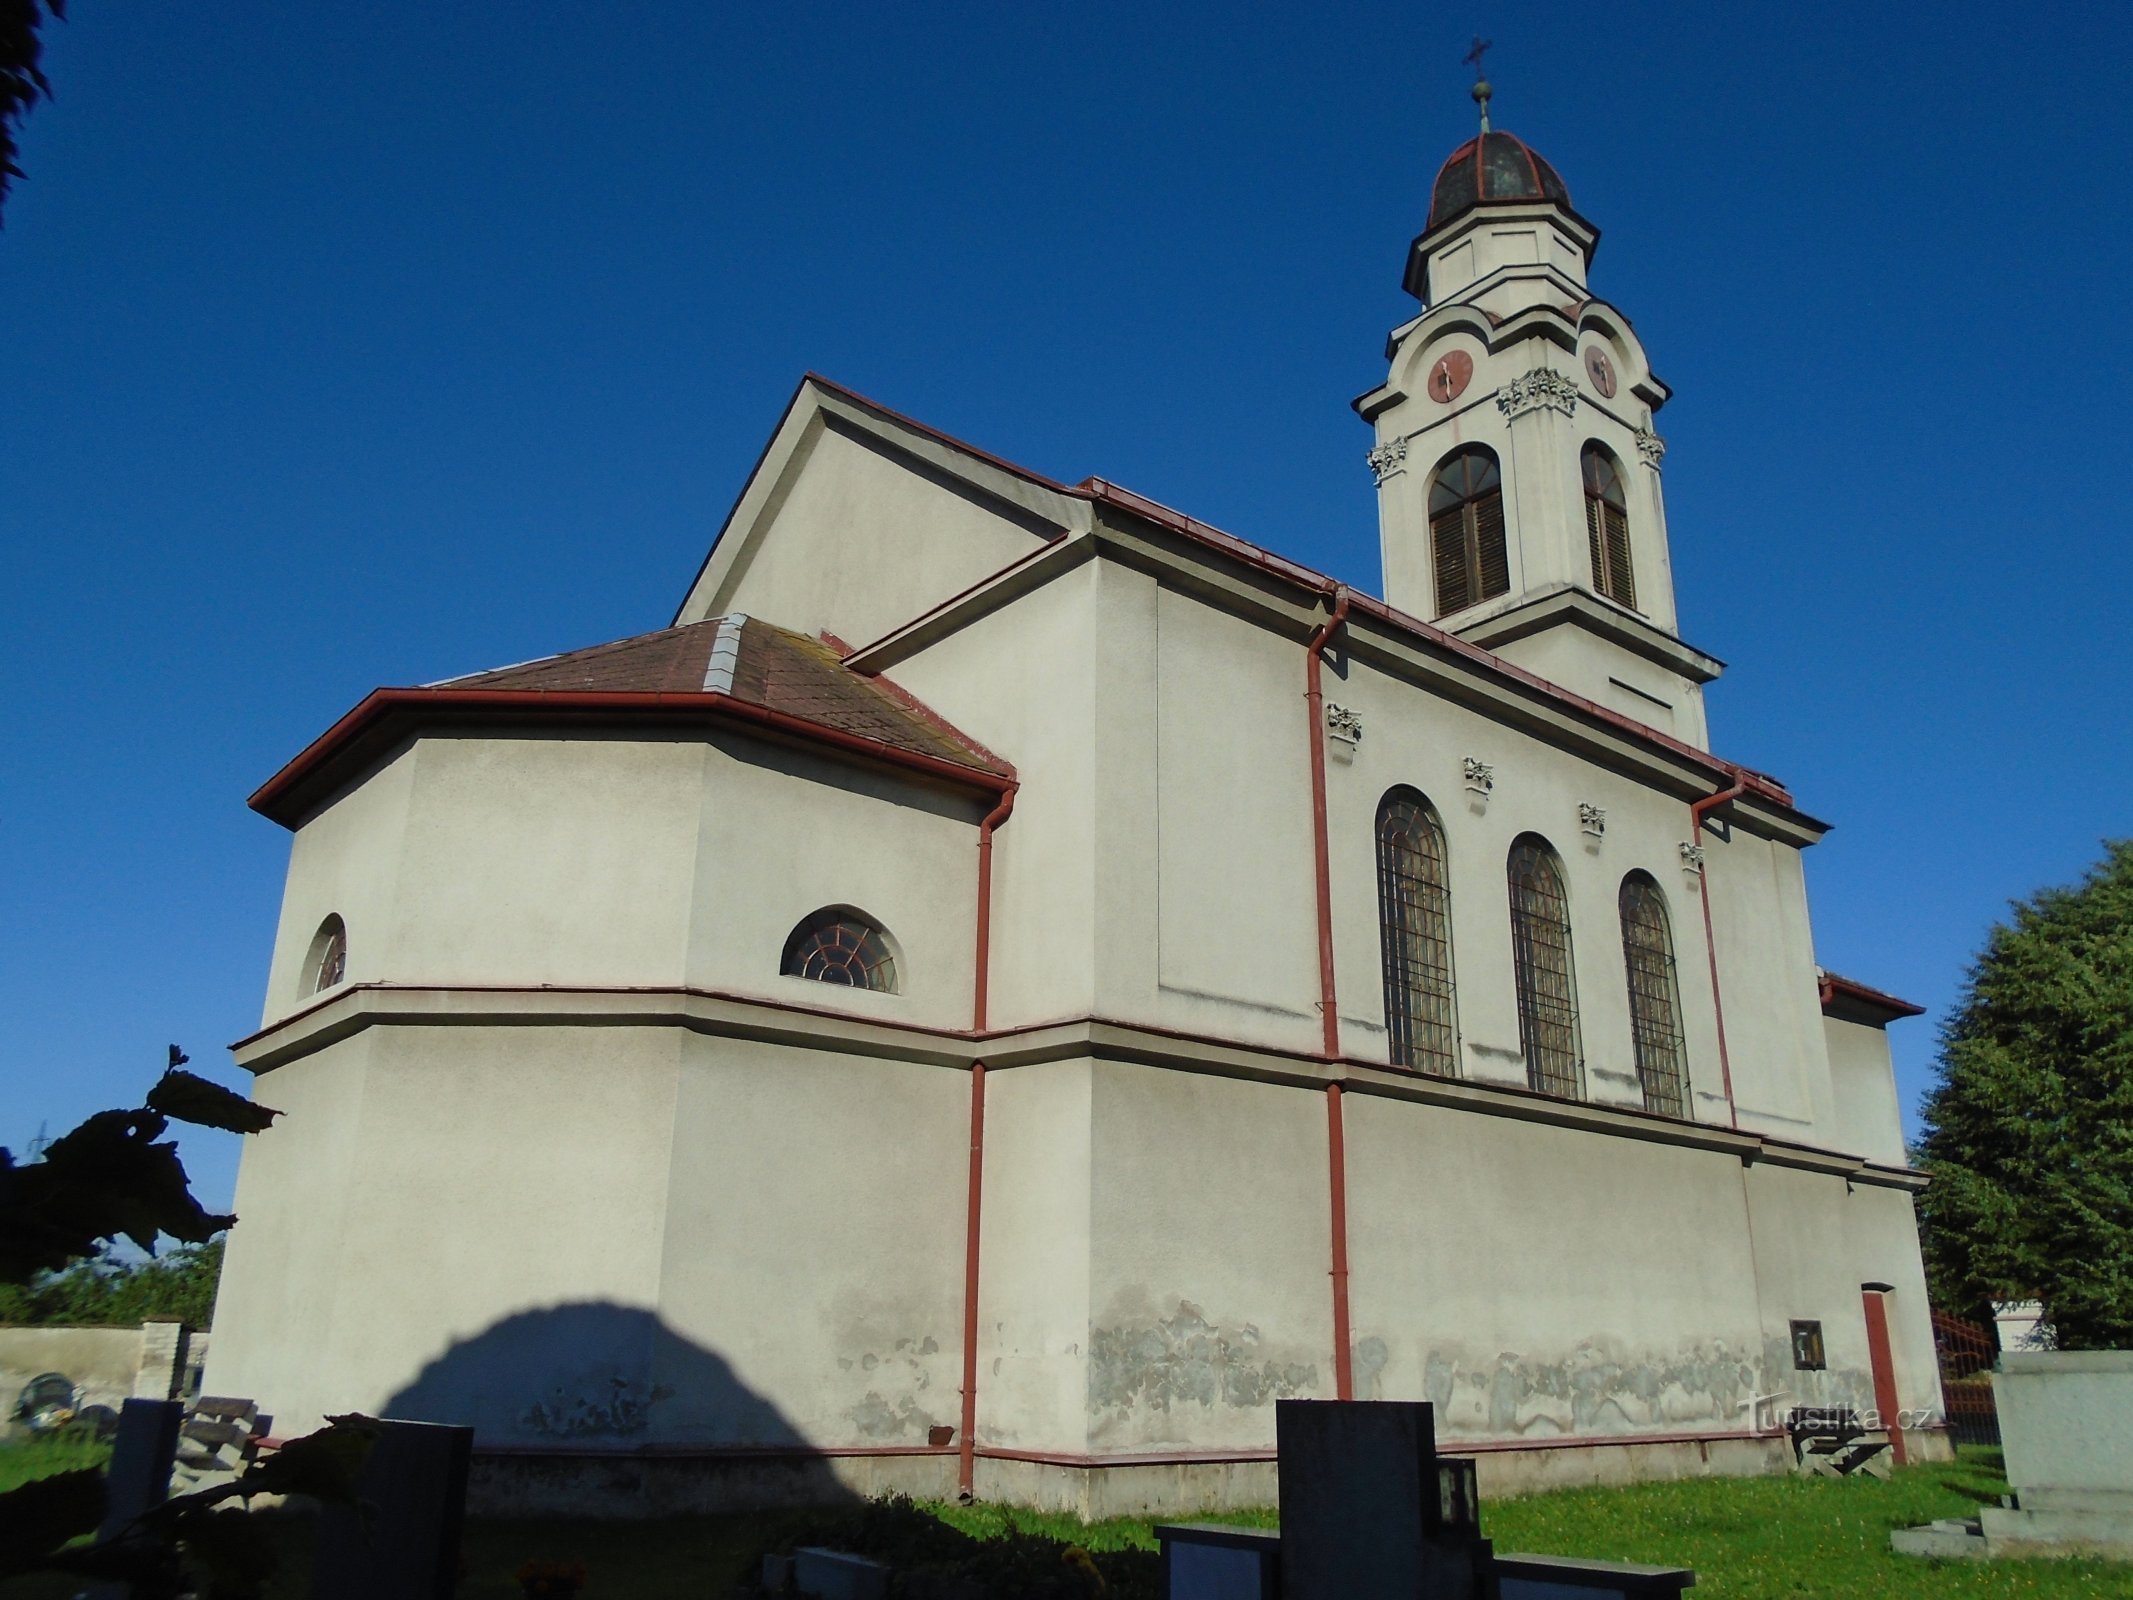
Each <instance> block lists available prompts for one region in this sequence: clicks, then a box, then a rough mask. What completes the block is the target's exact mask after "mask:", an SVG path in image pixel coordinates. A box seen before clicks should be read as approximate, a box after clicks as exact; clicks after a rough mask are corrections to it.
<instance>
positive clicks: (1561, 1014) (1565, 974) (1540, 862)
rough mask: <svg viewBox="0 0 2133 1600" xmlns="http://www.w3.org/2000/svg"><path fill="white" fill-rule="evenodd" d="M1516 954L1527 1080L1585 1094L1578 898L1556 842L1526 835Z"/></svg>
mask: <svg viewBox="0 0 2133 1600" xmlns="http://www.w3.org/2000/svg"><path fill="white" fill-rule="evenodd" d="M1508 873H1509V877H1510V883H1511V959H1512V964H1513V966H1514V967H1515V969H1516V971H1517V978H1518V1042H1519V1045H1520V1047H1521V1048H1522V1049H1523V1050H1524V1052H1525V1057H1526V1082H1527V1084H1528V1085H1530V1086H1531V1087H1532V1088H1535V1089H1538V1090H1540V1091H1541V1093H1543V1094H1553V1095H1561V1096H1563V1097H1564V1098H1565V1099H1570V1100H1574V1099H1576V1098H1577V1097H1578V1091H1579V1083H1578V1057H1579V1053H1580V1052H1579V1048H1578V995H1577V978H1576V974H1575V971H1574V969H1573V967H1572V964H1571V959H1570V897H1569V895H1568V894H1567V893H1566V892H1565V890H1564V887H1563V864H1562V862H1561V861H1559V860H1557V859H1556V854H1555V851H1554V850H1552V849H1550V848H1549V845H1548V841H1547V840H1545V839H1542V838H1540V837H1538V836H1537V835H1535V834H1530V833H1529V834H1526V835H1525V836H1524V837H1523V838H1521V839H1519V841H1518V842H1517V843H1516V844H1514V845H1512V846H1511V859H1510V863H1509V869H1508Z"/></svg>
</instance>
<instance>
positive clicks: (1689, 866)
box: [1681, 839, 1703, 872]
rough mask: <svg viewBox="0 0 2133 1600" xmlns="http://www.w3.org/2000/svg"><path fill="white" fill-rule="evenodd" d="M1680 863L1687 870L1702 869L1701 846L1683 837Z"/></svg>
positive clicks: (1697, 870) (1695, 870) (1696, 870)
mask: <svg viewBox="0 0 2133 1600" xmlns="http://www.w3.org/2000/svg"><path fill="white" fill-rule="evenodd" d="M1681 865H1682V867H1683V869H1684V870H1686V871H1689V872H1701V871H1703V846H1702V845H1700V844H1691V843H1689V842H1688V841H1687V840H1686V839H1684V840H1683V841H1682V844H1681Z"/></svg>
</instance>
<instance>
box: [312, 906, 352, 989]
mask: <svg viewBox="0 0 2133 1600" xmlns="http://www.w3.org/2000/svg"><path fill="white" fill-rule="evenodd" d="M347 976H348V929H347V927H346V926H345V925H344V924H343V923H342V922H341V919H340V918H339V917H337V916H333V917H328V918H327V919H326V920H325V921H324V922H321V923H320V924H319V925H318V932H316V933H314V934H313V935H312V936H311V949H310V952H309V953H308V954H307V955H306V956H305V957H304V993H306V994H318V993H320V992H322V991H323V990H327V989H330V988H332V987H333V986H334V985H335V984H337V983H339V982H340V981H341V980H342V979H344V978H346V977H347Z"/></svg>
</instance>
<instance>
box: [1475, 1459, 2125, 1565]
mask: <svg viewBox="0 0 2133 1600" xmlns="http://www.w3.org/2000/svg"><path fill="white" fill-rule="evenodd" d="M2006 1489H2007V1485H2006V1483H2005V1481H2004V1480H2003V1479H2002V1478H2001V1477H2000V1462H1999V1452H1998V1451H1997V1450H1989V1451H1988V1450H1979V1451H1970V1450H1966V1451H1964V1452H1963V1456H1962V1459H1961V1460H1960V1461H1957V1462H1954V1463H1951V1464H1946V1465H1937V1466H1922V1467H1907V1468H1903V1469H1901V1470H1899V1471H1898V1472H1897V1473H1895V1475H1894V1476H1893V1477H1892V1478H1891V1480H1890V1481H1889V1482H1887V1483H1878V1482H1876V1481H1874V1480H1873V1479H1871V1478H1864V1477H1862V1478H1854V1479H1844V1480H1841V1481H1833V1480H1829V1479H1818V1478H1796V1477H1782V1478H1735V1479H1721V1478H1704V1479H1697V1480H1693V1481H1690V1482H1684V1483H1652V1484H1640V1485H1637V1486H1635V1487H1632V1488H1626V1489H1573V1490H1567V1491H1563V1492H1560V1493H1555V1494H1543V1495H1534V1496H1531V1497H1530V1498H1527V1499H1523V1500H1503V1501H1498V1502H1496V1503H1495V1504H1493V1505H1491V1504H1488V1503H1486V1502H1485V1503H1484V1504H1483V1506H1482V1531H1483V1532H1484V1533H1486V1534H1487V1535H1488V1536H1489V1537H1490V1538H1491V1539H1493V1540H1495V1541H1496V1548H1497V1549H1498V1550H1502V1551H1511V1550H1526V1551H1535V1552H1539V1553H1543V1554H1547V1555H1568V1556H1602V1557H1607V1558H1610V1559H1613V1560H1617V1561H1649V1562H1656V1563H1660V1564H1663V1565H1667V1566H1682V1567H1694V1568H1695V1569H1696V1588H1695V1590H1694V1591H1693V1592H1694V1593H1695V1595H1696V1596H1697V1597H1698V1600H1706V1597H1708V1600H1878V1597H1882V1596H1889V1597H1897V1596H1901V1597H1904V1600H1913V1597H1915V1600H1958V1597H1968V1596H1972V1595H1978V1596H1983V1595H1993V1596H2039V1597H2049V1600H2073V1597H2076V1596H2079V1597H2082V1600H2089V1597H2099V1600H2101V1597H2118V1600H2125V1597H2128V1596H2133V1564H2127V1563H2117V1562H2106V1561H1992V1562H1971V1561H1922V1560H1920V1559H1918V1558H1917V1557H1915V1556H1899V1555H1897V1554H1895V1553H1894V1552H1893V1551H1891V1550H1890V1549H1889V1534H1890V1532H1891V1531H1892V1530H1894V1529H1897V1528H1908V1527H1913V1526H1916V1525H1917V1524H1919V1523H1923V1522H1931V1521H1934V1520H1935V1519H1937V1518H1940V1517H1966V1516H1974V1515H1975V1514H1976V1512H1977V1508H1978V1506H1979V1505H1981V1504H1983V1505H1996V1504H1998V1503H1999V1498H2000V1496H2001V1495H2002V1494H2004V1493H2005V1492H2006Z"/></svg>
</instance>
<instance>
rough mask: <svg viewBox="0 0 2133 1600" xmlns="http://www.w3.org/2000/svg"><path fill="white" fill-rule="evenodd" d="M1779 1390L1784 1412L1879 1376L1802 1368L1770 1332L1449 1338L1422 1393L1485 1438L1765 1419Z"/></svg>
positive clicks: (1453, 1425)
mask: <svg viewBox="0 0 2133 1600" xmlns="http://www.w3.org/2000/svg"><path fill="white" fill-rule="evenodd" d="M1361 1348H1362V1347H1361V1346H1360V1345H1358V1347H1357V1349H1358V1353H1360V1351H1361ZM1358 1392H1359V1393H1360V1392H1361V1391H1360V1388H1359V1389H1358ZM1771 1395H1782V1396H1784V1398H1783V1399H1782V1400H1781V1401H1779V1402H1778V1403H1777V1409H1778V1410H1779V1411H1780V1412H1782V1411H1783V1410H1784V1409H1786V1408H1788V1407H1790V1406H1795V1405H1851V1406H1865V1405H1871V1404H1872V1403H1873V1402H1872V1395H1873V1382H1872V1379H1871V1377H1870V1376H1869V1375H1868V1374H1867V1373H1866V1372H1864V1371H1862V1370H1860V1369H1858V1368H1855V1367H1840V1368H1833V1369H1831V1370H1829V1371H1826V1372H1795V1371H1794V1370H1793V1369H1792V1357H1791V1352H1790V1349H1789V1348H1788V1347H1787V1345H1786V1343H1785V1341H1783V1340H1766V1341H1765V1342H1764V1344H1763V1347H1762V1348H1761V1349H1760V1350H1752V1349H1750V1348H1748V1347H1746V1346H1745V1345H1740V1344H1734V1343H1730V1342H1728V1341H1726V1340H1712V1341H1708V1342H1703V1343H1698V1344H1693V1345H1688V1346H1683V1347H1680V1348H1678V1349H1676V1350H1674V1351H1671V1352H1658V1351H1652V1350H1649V1349H1632V1348H1630V1347H1628V1346H1626V1345H1625V1344H1624V1343H1622V1342H1621V1341H1619V1340H1613V1339H1604V1338H1600V1339H1587V1340H1581V1341H1579V1342H1578V1344H1577V1345H1575V1346H1574V1347H1573V1348H1572V1349H1571V1350H1570V1351H1568V1352H1567V1353H1557V1352H1532V1353H1529V1352H1525V1351H1516V1350H1499V1351H1485V1350H1479V1349H1476V1348H1474V1347H1472V1346H1466V1345H1459V1344H1445V1345H1438V1346H1434V1347H1432V1348H1430V1349H1429V1350H1428V1352H1427V1353H1426V1355H1425V1356H1424V1358H1423V1363H1422V1397H1423V1398H1424V1399H1427V1400H1429V1401H1431V1402H1432V1403H1433V1404H1434V1405H1435V1406H1436V1407H1437V1414H1438V1427H1439V1429H1440V1430H1441V1431H1442V1432H1444V1433H1446V1434H1463V1435H1466V1436H1468V1437H1475V1438H1497V1439H1509V1438H1548V1437H1553V1436H1557V1435H1563V1434H1572V1433H1578V1434H1586V1433H1598V1434H1606V1433H1641V1432H1664V1431H1671V1430H1673V1429H1676V1428H1681V1427H1685V1426H1689V1427H1694V1426H1705V1427H1714V1428H1716V1427H1724V1428H1739V1427H1746V1426H1751V1425H1754V1424H1755V1423H1756V1422H1757V1421H1758V1420H1759V1419H1757V1418H1754V1417H1752V1416H1751V1415H1750V1411H1749V1408H1750V1405H1751V1403H1752V1402H1753V1401H1754V1400H1755V1399H1756V1398H1757V1397H1758V1396H1771ZM1760 1420H1763V1421H1767V1420H1768V1419H1767V1418H1764V1419H1760Z"/></svg>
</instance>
